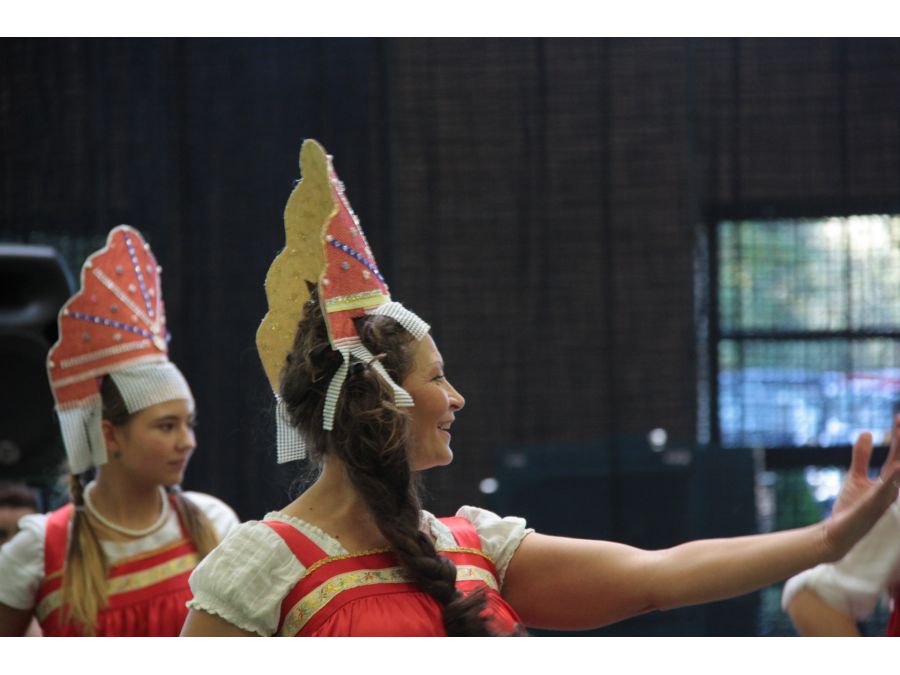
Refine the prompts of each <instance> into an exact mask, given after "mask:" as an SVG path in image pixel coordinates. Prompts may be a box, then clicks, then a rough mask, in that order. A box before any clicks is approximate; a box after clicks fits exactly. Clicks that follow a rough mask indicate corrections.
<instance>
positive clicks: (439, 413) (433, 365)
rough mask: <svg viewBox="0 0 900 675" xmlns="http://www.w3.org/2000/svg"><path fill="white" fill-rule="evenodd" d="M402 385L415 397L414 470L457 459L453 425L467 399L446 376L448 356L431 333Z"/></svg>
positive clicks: (412, 462) (412, 426) (411, 453)
mask: <svg viewBox="0 0 900 675" xmlns="http://www.w3.org/2000/svg"><path fill="white" fill-rule="evenodd" d="M401 386H402V387H403V388H404V389H406V391H408V392H409V393H410V395H411V396H412V397H413V401H414V402H415V406H413V409H412V415H411V417H412V424H411V429H410V447H409V463H410V467H411V468H412V470H413V471H423V470H425V469H430V468H431V467H434V466H444V465H446V464H449V463H450V462H451V461H452V460H453V451H452V450H451V449H450V425H452V424H453V420H454V419H455V417H456V412H457V411H458V410H462V407H463V406H464V405H465V404H466V400H465V399H464V398H463V397H462V395H461V394H460V393H459V392H458V391H456V389H454V388H453V385H452V384H450V382H449V381H448V380H447V378H446V377H445V376H444V360H443V358H441V354H440V352H439V351H438V350H437V347H436V346H435V344H434V340H432V339H431V336H430V335H426V336H425V337H424V339H422V341H421V342H420V343H419V345H418V347H417V349H416V352H415V357H414V359H413V367H412V370H411V371H410V372H409V374H408V375H407V376H406V377H405V378H404V380H403V382H402V383H401Z"/></svg>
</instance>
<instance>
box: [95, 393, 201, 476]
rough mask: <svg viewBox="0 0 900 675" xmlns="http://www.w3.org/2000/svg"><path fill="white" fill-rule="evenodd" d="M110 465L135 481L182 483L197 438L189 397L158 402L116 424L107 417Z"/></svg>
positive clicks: (107, 443) (106, 432)
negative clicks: (195, 437)
mask: <svg viewBox="0 0 900 675" xmlns="http://www.w3.org/2000/svg"><path fill="white" fill-rule="evenodd" d="M103 433H104V437H105V438H106V448H107V451H108V454H109V460H108V465H109V466H110V468H113V467H114V470H115V471H122V472H125V473H127V474H129V476H130V477H132V478H133V479H134V480H138V481H140V482H144V483H152V484H155V485H163V486H166V487H168V486H170V485H176V484H178V483H180V482H181V480H182V478H183V477H184V470H185V469H186V468H187V463H188V460H189V459H190V457H191V453H193V451H194V447H196V441H195V439H194V404H193V402H192V401H188V400H186V399H174V400H172V401H164V402H163V403H157V404H156V405H152V406H150V407H149V408H144V409H143V410H141V411H140V412H138V413H136V414H135V415H134V416H132V418H131V419H130V420H129V421H128V423H127V424H125V425H123V426H121V427H116V426H114V425H113V424H112V423H111V422H109V421H106V420H104V422H103Z"/></svg>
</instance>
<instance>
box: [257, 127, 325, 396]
mask: <svg viewBox="0 0 900 675" xmlns="http://www.w3.org/2000/svg"><path fill="white" fill-rule="evenodd" d="M300 174H301V178H300V181H299V182H298V183H297V185H296V186H295V187H294V189H293V190H292V191H291V194H290V196H289V197H288V201H287V204H286V205H285V209H284V232H285V245H284V248H283V249H282V250H281V251H280V252H279V253H278V255H277V256H275V259H274V260H273V261H272V264H271V266H270V267H269V270H268V272H267V273H266V282H265V290H266V299H267V301H268V312H267V313H266V315H265V316H264V317H263V320H262V322H261V323H260V326H259V329H258V330H257V332H256V348H257V352H258V353H259V357H260V360H261V361H262V365H263V370H265V373H266V377H267V378H268V380H269V384H270V385H271V387H272V390H273V391H274V392H277V391H278V390H279V388H280V378H281V370H282V369H283V368H284V364H285V362H286V361H287V355H288V354H289V353H290V350H291V348H292V346H293V342H294V335H295V333H296V330H297V323H298V322H299V320H300V317H301V316H302V313H303V305H304V304H305V303H306V301H307V300H308V299H309V287H308V283H309V282H312V283H316V282H318V280H319V277H320V276H321V274H322V270H323V268H324V267H325V252H324V250H323V244H324V231H325V228H326V227H327V225H328V222H329V221H330V220H331V218H332V217H333V216H334V214H335V213H336V212H337V203H336V201H335V198H334V196H333V194H332V190H331V187H330V185H331V183H330V179H329V163H328V156H327V154H326V153H325V150H324V148H322V146H321V145H320V144H319V143H317V142H316V141H314V140H312V139H307V140H305V141H304V142H303V145H302V147H301V149H300Z"/></svg>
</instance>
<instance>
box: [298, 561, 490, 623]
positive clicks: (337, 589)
mask: <svg viewBox="0 0 900 675" xmlns="http://www.w3.org/2000/svg"><path fill="white" fill-rule="evenodd" d="M454 550H462V549H454ZM466 552H470V551H469V550H466ZM360 555H363V554H361V553H353V554H348V555H346V556H343V557H344V558H353V557H358V556H360ZM336 557H337V556H336ZM327 560H334V558H329V559H327ZM320 562H325V561H320ZM314 567H315V565H313V566H312V567H310V569H313V568H314ZM456 580H457V581H482V582H484V583H485V584H487V585H488V586H490V587H491V588H493V589H494V590H495V591H499V590H500V589H499V588H498V586H497V580H496V579H495V578H494V575H493V574H491V573H490V572H488V571H487V570H485V569H482V568H481V567H477V566H475V565H458V566H457V567H456ZM409 581H410V580H409V577H408V576H407V575H406V572H405V571H404V570H403V568H401V567H388V568H384V569H374V570H354V571H352V572H346V573H344V574H338V575H336V576H333V577H331V578H330V579H328V580H327V581H325V582H323V583H321V584H320V585H319V586H317V587H316V588H315V589H313V590H312V591H310V592H309V593H307V594H306V595H304V596H303V597H302V598H300V600H299V601H298V602H297V604H295V605H294V606H293V607H291V609H290V611H289V612H288V613H287V615H286V616H285V618H284V624H283V625H282V627H281V631H280V632H281V634H282V635H288V636H293V635H296V634H297V633H299V632H300V631H301V630H302V629H303V626H305V625H306V624H307V622H309V620H310V619H311V618H313V616H315V614H316V613H317V612H318V611H319V610H321V609H322V608H324V607H325V605H327V604H328V603H329V602H331V601H332V600H334V599H335V598H336V597H337V596H338V595H340V594H341V593H342V592H344V591H349V590H351V589H353V588H362V587H364V586H372V585H375V584H404V583H409Z"/></svg>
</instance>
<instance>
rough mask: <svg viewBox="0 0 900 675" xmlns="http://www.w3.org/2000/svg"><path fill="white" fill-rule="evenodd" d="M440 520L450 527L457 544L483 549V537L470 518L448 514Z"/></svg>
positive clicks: (478, 549)
mask: <svg viewBox="0 0 900 675" xmlns="http://www.w3.org/2000/svg"><path fill="white" fill-rule="evenodd" d="M439 520H440V521H441V522H442V523H443V524H444V525H446V526H447V527H449V528H450V533H451V534H452V535H453V538H454V539H455V540H456V545H457V546H461V547H462V548H474V549H475V550H476V551H480V550H481V539H479V538H478V530H476V529H475V526H474V525H472V523H470V522H469V521H468V520H466V519H465V518H463V517H461V516H448V517H446V518H439Z"/></svg>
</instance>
